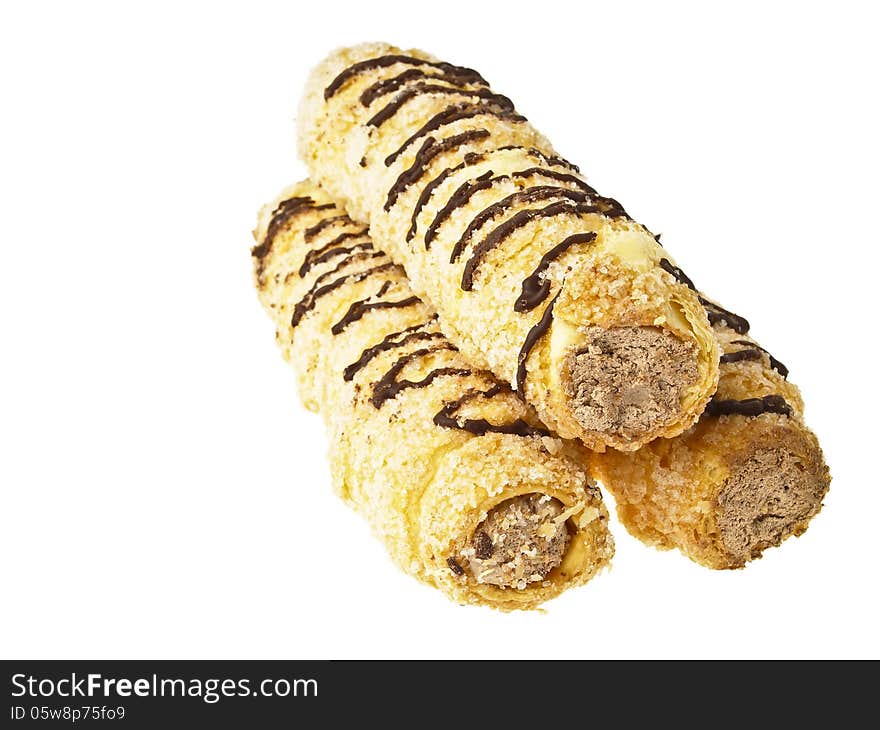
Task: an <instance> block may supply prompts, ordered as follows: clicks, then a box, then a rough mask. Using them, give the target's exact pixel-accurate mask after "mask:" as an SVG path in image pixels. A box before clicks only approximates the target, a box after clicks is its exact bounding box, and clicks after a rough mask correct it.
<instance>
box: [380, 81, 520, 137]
mask: <svg viewBox="0 0 880 730" xmlns="http://www.w3.org/2000/svg"><path fill="white" fill-rule="evenodd" d="M423 94H440V95H445V96H460V97H464V98H477V99H483V100H484V101H489V102H492V104H494V105H495V106H497V107H499V108H500V109H501V110H503V111H508V112H512V111H513V102H512V101H511V100H510V99H508V98H507V97H506V96H502V95H501V94H496V93H495V92H493V91H492V90H491V89H459V88H456V87H454V86H441V85H439V84H425V83H418V84H414V85H413V86H410V87H409V88H407V89H404V90H403V91H401V92H400V93H399V94H397V95H396V96H395V97H394V98H393V99H392V100H391V101H390V102H388V104H387V105H386V106H384V107H382V108H381V109H380V110H379V111H378V112H376V113H375V114H374V115H373V116H372V117H371V118H370V119H368V120H367V122H366V124H365V125H364V126H367V127H375V128H379V127H381V126H382V125H383V124H384V123H385V122H387V121H388V120H389V119H391V117H393V116H394V115H395V114H397V112H399V111H400V109H401V107H403V105H404V104H406V103H407V102H408V101H410V100H412V99H415V98H416V97H417V96H421V95H423Z"/></svg>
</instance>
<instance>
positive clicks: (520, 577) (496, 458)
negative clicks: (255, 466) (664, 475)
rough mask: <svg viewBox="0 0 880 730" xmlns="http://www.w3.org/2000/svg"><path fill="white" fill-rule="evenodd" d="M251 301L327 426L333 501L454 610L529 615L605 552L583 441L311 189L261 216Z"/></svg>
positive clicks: (596, 565) (601, 513)
mask: <svg viewBox="0 0 880 730" xmlns="http://www.w3.org/2000/svg"><path fill="white" fill-rule="evenodd" d="M254 236H255V239H256V241H257V245H256V246H255V247H254V249H253V252H252V253H253V258H254V263H255V270H256V282H257V287H258V289H259V296H260V300H261V302H262V303H263V305H264V306H265V308H266V311H267V312H268V313H269V314H270V316H271V317H272V319H273V321H274V322H275V325H276V327H277V340H278V342H279V344H280V345H281V348H282V350H283V353H284V357H285V358H286V359H287V360H289V361H290V362H291V363H292V364H293V366H294V368H295V370H296V373H297V376H298V381H299V389H300V394H301V397H302V400H303V402H304V403H305V405H306V406H307V407H308V408H309V409H310V410H313V411H319V412H320V413H321V415H322V416H323V418H324V421H325V424H326V427H327V432H328V435H329V439H330V465H331V472H332V477H333V484H334V488H335V490H336V492H337V493H338V494H339V495H340V496H341V497H342V498H343V499H344V500H346V501H347V502H348V503H349V504H350V505H351V506H352V507H353V508H354V509H355V510H356V511H357V512H359V513H360V514H361V515H363V516H364V517H365V518H366V519H367V520H368V521H369V522H370V524H371V525H372V527H373V530H374V531H375V533H376V534H377V535H378V537H379V538H380V539H381V540H382V541H383V542H384V544H385V545H386V547H387V549H388V551H389V553H390V554H391V556H392V557H393V559H394V560H395V561H396V563H397V564H398V565H399V566H400V567H401V568H402V569H403V570H405V571H406V572H408V573H410V574H412V575H414V576H415V577H417V578H419V579H420V580H422V581H424V582H426V583H429V584H431V585H434V586H436V587H437V588H439V589H440V590H441V591H443V592H444V593H445V594H446V595H448V596H449V597H450V598H452V599H453V600H455V601H458V602H461V603H475V604H484V605H489V606H492V607H495V608H500V609H505V610H509V609H518V608H532V607H534V606H537V605H538V604H539V603H541V602H542V601H545V600H547V599H549V598H552V597H554V596H556V595H558V594H559V593H561V592H562V591H563V590H565V589H567V588H569V587H572V586H576V585H580V584H583V583H585V582H587V581H588V580H589V579H590V578H591V577H592V576H593V575H595V574H596V572H597V571H598V570H599V569H600V568H602V567H603V566H605V565H606V564H607V563H608V561H609V560H610V558H611V555H612V553H613V549H614V548H613V541H612V539H611V536H610V534H609V532H608V529H607V511H606V509H605V507H604V505H603V503H602V498H601V496H600V494H599V492H598V490H597V489H596V488H595V486H594V485H593V484H592V483H591V482H590V480H589V478H588V476H587V474H586V472H585V468H584V466H582V465H581V464H582V463H583V461H582V460H581V461H578V460H576V459H575V458H572V457H571V456H570V454H574V453H576V452H577V451H579V447H577V446H575V445H574V444H570V443H566V442H564V441H562V440H561V439H559V438H557V437H555V436H552V435H551V434H550V433H548V432H547V431H546V430H545V429H544V428H543V427H542V426H541V425H540V423H539V422H538V420H537V419H536V418H535V416H534V414H532V413H531V412H530V410H529V409H528V408H527V407H526V406H525V405H524V404H523V403H522V401H521V400H520V399H519V398H517V396H516V394H515V393H514V392H513V391H512V390H511V388H510V387H509V386H508V385H507V384H506V383H502V382H500V381H499V380H498V379H497V378H495V376H493V375H492V374H491V373H489V372H487V371H481V370H478V369H475V368H472V367H471V366H470V365H469V364H468V363H467V361H466V360H465V359H464V358H463V357H462V356H461V355H460V354H459V353H458V351H457V350H456V348H455V347H454V346H453V345H452V343H450V342H449V341H448V340H447V339H446V337H445V336H444V335H443V334H441V332H440V329H439V327H438V324H437V317H436V315H435V314H434V313H433V311H432V310H431V309H429V307H427V306H426V305H425V304H423V303H422V302H421V301H420V300H419V299H418V298H417V297H416V296H415V295H414V294H413V292H412V290H411V289H410V287H409V284H408V282H407V279H406V277H405V275H404V271H403V269H402V268H401V267H400V266H399V265H397V264H395V263H394V262H392V261H391V259H389V258H388V257H387V256H386V255H385V254H384V253H382V252H381V251H380V250H378V249H377V248H376V247H375V246H374V244H373V242H372V241H371V239H370V237H369V236H368V235H367V229H366V228H365V227H364V226H363V225H360V224H356V223H354V222H353V221H352V220H351V219H350V218H348V217H347V215H346V214H345V212H344V211H343V210H342V209H341V208H339V207H337V206H336V205H334V204H333V202H332V201H331V200H330V199H329V198H328V197H327V196H326V194H325V193H324V192H323V191H321V190H320V189H319V188H318V187H316V186H315V185H312V184H310V183H307V182H304V183H299V184H297V185H294V186H293V187H291V188H290V189H288V190H286V191H285V192H284V194H283V195H281V196H280V197H279V198H278V200H276V201H275V202H274V203H272V204H271V205H269V206H267V207H265V208H264V209H263V211H262V212H261V214H260V217H259V222H258V226H257V229H256V231H255V232H254Z"/></svg>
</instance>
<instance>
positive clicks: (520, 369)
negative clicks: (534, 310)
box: [516, 294, 559, 398]
mask: <svg viewBox="0 0 880 730" xmlns="http://www.w3.org/2000/svg"><path fill="white" fill-rule="evenodd" d="M557 299H559V294H557V295H556V296H555V297H553V299H551V300H550V304H548V305H547V309H545V310H544V314H542V315H541V319H540V320H538V324H536V325H535V326H534V327H532V328H531V329H530V330H529V333H528V334H527V335H526V339H525V341H524V342H523V345H522V347H521V348H520V351H519V356H518V357H517V365H516V392H517V395H519V397H520V398H525V388H526V375H527V370H526V360H528V359H529V353H531V351H532V349H533V348H534V347H535V345H536V344H538V340H540V339H541V338H542V337H543V336H544V335H545V333H546V332H547V330H548V329H550V325H551V324H552V323H553V307H554V306H555V305H556V300H557Z"/></svg>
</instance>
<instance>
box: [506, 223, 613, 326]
mask: <svg viewBox="0 0 880 730" xmlns="http://www.w3.org/2000/svg"><path fill="white" fill-rule="evenodd" d="M595 240H596V234H595V233H593V232H590V233H575V234H573V235H571V236H568V238H566V239H565V240H563V241H562V243H559V244H557V245H556V246H554V247H553V248H551V249H550V250H549V251H548V252H547V253H545V254H544V255H543V256H542V257H541V261H540V262H539V263H538V265H537V266H536V267H535V270H534V271H533V272H532V273H531V274H530V275H529V276H528V277H527V278H526V279H524V280H523V283H522V292H521V293H520V295H519V298H518V299H517V300H516V302H515V303H514V305H513V309H514V311H515V312H528V311H530V310H532V309H534V308H535V307H537V306H538V305H539V304H540V303H541V302H543V301H544V300H545V299H546V298H547V295H548V294H549V293H550V282H549V281H548V280H547V279H545V278H543V277H542V274H544V272H545V271H547V267H548V266H550V264H551V263H553V262H554V261H555V260H556V259H557V258H559V257H560V256H561V255H562V254H563V253H565V252H566V251H567V250H568V249H569V248H571V247H572V246H575V245H577V244H579V243H592V242H593V241H595Z"/></svg>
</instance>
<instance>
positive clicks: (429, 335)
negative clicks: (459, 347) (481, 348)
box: [342, 314, 444, 382]
mask: <svg viewBox="0 0 880 730" xmlns="http://www.w3.org/2000/svg"><path fill="white" fill-rule="evenodd" d="M435 319H437V315H436V314H435V315H434V316H433V317H431V319H429V320H428V321H427V322H422V323H421V324H417V325H413V326H412V327H407V328H406V329H403V330H400V331H399V332H392V333H391V334H390V335H387V336H386V337H384V338H383V339H382V341H381V342H379V343H378V344H376V345H373V346H372V347H368V348H367V349H366V350H364V351H363V352H362V353H361V356H360V357H359V358H358V359H357V360H355V361H354V362H353V363H352V364H351V365H349V366H348V367H346V368H345V370H344V371H343V373H342V379H343V380H345V381H346V382H348V381H350V380H351V379H352V378H354V376H355V375H357V373H358V372H359V371H361V370H362V369H363V368H365V367H366V366H367V365H368V364H369V363H370V361H371V360H372V359H373V358H374V357H376V356H377V355H379V354H380V353H383V352H388V351H389V350H396V349H397V348H398V347H403V346H404V345H408V344H409V343H410V342H422V341H426V340H442V339H443V337H444V335H443V333H442V332H425V331H424V330H422V327H425V326H426V325H428V324H430V323H431V322H433V321H434V320H435ZM398 337H399V338H400V339H397V338H398Z"/></svg>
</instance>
